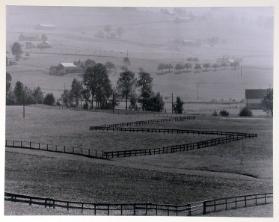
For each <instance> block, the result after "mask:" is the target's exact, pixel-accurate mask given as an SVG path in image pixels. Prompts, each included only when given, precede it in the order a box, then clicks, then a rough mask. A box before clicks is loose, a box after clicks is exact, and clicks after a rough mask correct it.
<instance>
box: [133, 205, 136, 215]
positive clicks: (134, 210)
mask: <svg viewBox="0 0 279 222" xmlns="http://www.w3.org/2000/svg"><path fill="white" fill-rule="evenodd" d="M133 206H134V215H136V204H133Z"/></svg>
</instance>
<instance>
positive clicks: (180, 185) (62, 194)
mask: <svg viewBox="0 0 279 222" xmlns="http://www.w3.org/2000/svg"><path fill="white" fill-rule="evenodd" d="M6 118H7V121H6V137H7V138H11V139H13V138H17V139H22V140H35V141H38V142H43V141H44V142H49V143H51V142H53V143H54V142H57V143H58V142H59V143H61V145H64V144H72V145H78V146H88V145H90V147H91V146H92V147H94V148H95V149H96V148H97V149H100V150H110V149H135V148H138V147H142V148H145V147H148V146H150V147H154V146H158V147H161V146H163V145H165V144H174V143H175V144H176V143H178V144H179V143H183V142H188V141H198V140H200V139H201V138H204V137H201V136H198V135H196V136H191V135H184V134H181V135H167V134H166V135H164V134H162V135H161V134H159V133H152V134H148V133H132V132H131V133H129V132H122V133H120V132H95V131H89V126H91V125H101V124H104V123H118V122H125V121H132V120H144V119H151V118H152V119H153V118H155V116H154V115H150V114H144V115H117V114H110V113H101V112H84V111H81V112H79V111H69V110H57V109H46V108H38V107H26V119H25V120H23V119H22V116H21V107H16V106H14V107H10V106H8V107H7V111H6ZM157 118H159V117H157ZM160 118H162V117H161V116H160ZM164 125H165V126H166V127H169V128H181V129H183V128H184V129H208V130H209V129H210V130H213V129H217V130H222V131H240V132H253V133H257V134H258V138H253V139H247V140H244V141H239V142H232V143H229V144H226V145H219V146H216V147H209V148H205V149H201V150H196V151H189V152H182V153H174V154H163V155H155V156H145V157H133V158H124V159H115V160H112V161H105V160H94V159H88V158H84V157H77V156H73V155H66V154H57V153H49V152H42V151H27V150H19V149H11V148H7V149H6V163H5V166H6V169H5V172H6V174H5V190H6V192H14V193H23V194H29V195H34V196H48V197H50V198H51V197H52V198H54V197H55V198H60V199H67V200H78V201H90V202H111V203H113V202H118V203H120V202H122V203H123V202H130V203H131V202H148V201H150V202H154V203H172V204H184V203H187V202H193V201H201V200H205V199H212V198H219V197H226V196H230V195H231V194H232V193H233V194H234V195H243V194H250V193H258V192H261V193H262V192H270V191H272V120H271V119H266V118H244V119H239V118H228V119H227V118H225V119H223V118H213V117H201V116H200V117H197V120H186V121H184V122H175V123H173V122H172V123H166V124H164ZM151 126H152V127H162V125H160V124H154V125H151ZM206 137H208V136H206ZM75 143H78V144H75ZM7 206H9V205H7ZM7 208H8V209H7ZM7 208H6V210H7V211H6V212H7V213H8V214H9V213H12V212H13V210H12V208H9V207H7ZM36 212H37V211H36ZM36 212H35V211H34V213H36Z"/></svg>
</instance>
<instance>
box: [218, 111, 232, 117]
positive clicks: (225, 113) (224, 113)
mask: <svg viewBox="0 0 279 222" xmlns="http://www.w3.org/2000/svg"><path fill="white" fill-rule="evenodd" d="M219 115H220V116H229V115H230V113H229V112H228V111H227V110H221V111H220V112H219Z"/></svg>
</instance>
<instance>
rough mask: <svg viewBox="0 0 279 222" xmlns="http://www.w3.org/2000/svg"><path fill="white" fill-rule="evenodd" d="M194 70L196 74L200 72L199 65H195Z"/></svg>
mask: <svg viewBox="0 0 279 222" xmlns="http://www.w3.org/2000/svg"><path fill="white" fill-rule="evenodd" d="M194 69H195V70H196V72H199V71H200V70H201V64H198V63H196V64H195V67H194Z"/></svg>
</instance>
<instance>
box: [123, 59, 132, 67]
mask: <svg viewBox="0 0 279 222" xmlns="http://www.w3.org/2000/svg"><path fill="white" fill-rule="evenodd" d="M123 64H124V66H126V67H127V66H130V65H131V61H130V59H129V57H124V58H123Z"/></svg>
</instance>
